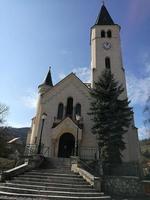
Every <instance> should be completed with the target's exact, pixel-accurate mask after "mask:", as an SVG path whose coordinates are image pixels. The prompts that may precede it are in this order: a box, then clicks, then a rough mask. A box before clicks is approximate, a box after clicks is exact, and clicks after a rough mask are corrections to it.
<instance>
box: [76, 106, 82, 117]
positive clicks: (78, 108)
mask: <svg viewBox="0 0 150 200" xmlns="http://www.w3.org/2000/svg"><path fill="white" fill-rule="evenodd" d="M75 115H79V116H81V104H80V103H77V104H76V107H75Z"/></svg>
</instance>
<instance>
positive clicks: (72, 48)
mask: <svg viewBox="0 0 150 200" xmlns="http://www.w3.org/2000/svg"><path fill="white" fill-rule="evenodd" d="M105 2H106V3H105V4H106V7H107V9H108V10H109V13H110V14H111V16H112V18H113V20H114V21H115V23H118V24H119V25H121V41H122V52H123V62H124V68H125V70H126V76H127V78H126V79H127V83H128V94H129V98H130V99H131V101H132V106H133V107H134V111H135V124H136V126H137V127H138V128H139V134H140V138H142V137H145V136H146V133H145V129H144V125H143V113H142V111H143V106H144V103H145V101H146V99H147V97H148V95H149V94H150V39H149V35H150V12H149V10H150V1H148V0H142V1H141V0H126V1H120V0H106V1H105ZM100 7H101V1H100V0H88V1H87V0H0V102H1V103H5V104H7V105H8V106H9V108H10V110H9V115H8V117H7V125H10V126H15V127H23V126H29V125H30V123H31V118H32V117H33V116H34V115H35V103H36V98H37V91H38V90H37V87H38V85H39V84H40V83H41V82H42V81H43V79H44V77H45V75H46V73H47V71H48V67H49V66H51V67H52V76H53V82H54V83H56V82H58V81H59V80H60V79H61V78H63V77H64V76H65V75H67V74H69V73H70V72H72V71H74V72H76V74H77V75H79V77H80V78H81V79H82V80H83V81H87V80H89V74H90V73H89V69H90V27H91V26H92V25H93V24H94V22H95V20H96V17H97V15H98V13H99V10H100Z"/></svg>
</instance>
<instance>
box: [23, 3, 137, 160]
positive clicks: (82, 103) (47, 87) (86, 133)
mask: <svg viewBox="0 0 150 200" xmlns="http://www.w3.org/2000/svg"><path fill="white" fill-rule="evenodd" d="M105 68H110V69H111V72H112V73H113V74H114V76H115V79H116V80H118V81H119V82H120V83H121V84H123V86H124V88H125V92H124V94H123V96H122V98H126V97H127V89H126V80H125V70H124V67H123V62H122V53H121V41H120V26H119V25H117V24H115V23H114V21H113V19H112V18H111V16H110V15H109V13H108V11H107V9H106V7H105V6H104V5H103V6H102V7H101V10H100V13H99V15H98V18H97V20H96V23H95V24H94V26H92V28H91V77H92V81H91V83H88V84H87V83H83V82H82V81H81V80H80V79H79V78H78V77H77V76H76V75H75V74H74V73H71V74H69V75H68V76H66V77H65V78H64V79H63V80H61V81H60V82H58V83H57V84H56V85H53V82H52V77H51V70H49V72H48V74H47V76H46V79H45V81H44V83H43V84H41V85H40V86H39V100H38V105H37V111H36V116H35V117H34V118H33V120H32V126H31V130H30V132H29V134H28V139H27V145H30V146H35V147H38V148H37V152H38V153H43V154H44V155H45V156H46V157H70V156H73V155H78V156H79V157H81V158H84V159H94V158H95V157H96V156H97V142H96V136H95V135H93V134H92V132H91V128H92V120H91V116H90V115H88V112H89V110H90V101H91V96H90V90H92V88H93V87H94V82H96V81H97V78H98V76H100V75H101V73H102V71H103V70H104V69H105ZM124 141H125V143H126V149H125V150H124V151H123V152H122V154H123V161H124V162H138V161H139V159H140V150H139V143H138V134H137V128H136V127H135V125H134V119H133V120H132V123H131V125H130V128H129V130H128V132H127V133H126V134H125V136H124ZM39 145H40V146H39Z"/></svg>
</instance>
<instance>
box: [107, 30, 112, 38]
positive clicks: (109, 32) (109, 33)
mask: <svg viewBox="0 0 150 200" xmlns="http://www.w3.org/2000/svg"><path fill="white" fill-rule="evenodd" d="M107 37H108V38H111V37H112V33H111V31H110V30H109V31H107Z"/></svg>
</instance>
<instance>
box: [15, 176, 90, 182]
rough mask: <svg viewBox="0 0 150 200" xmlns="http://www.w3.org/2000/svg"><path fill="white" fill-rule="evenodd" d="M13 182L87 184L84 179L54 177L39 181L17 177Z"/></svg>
mask: <svg viewBox="0 0 150 200" xmlns="http://www.w3.org/2000/svg"><path fill="white" fill-rule="evenodd" d="M14 180H22V181H26V180H27V181H36V182H43V181H46V182H48V183H50V182H52V183H70V184H71V183H72V184H79V183H80V184H87V182H86V181H85V180H84V179H67V178H64V179H60V178H56V177H53V178H52V177H51V178H47V179H44V180H43V179H41V178H34V177H22V176H18V177H14Z"/></svg>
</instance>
